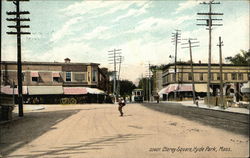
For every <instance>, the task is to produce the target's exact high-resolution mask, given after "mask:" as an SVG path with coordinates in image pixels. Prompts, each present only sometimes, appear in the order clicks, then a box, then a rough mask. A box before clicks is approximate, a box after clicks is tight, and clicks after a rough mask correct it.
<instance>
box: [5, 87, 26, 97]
mask: <svg viewBox="0 0 250 158" xmlns="http://www.w3.org/2000/svg"><path fill="white" fill-rule="evenodd" d="M1 93H3V94H9V95H12V94H13V88H12V87H10V86H3V87H1ZM14 94H18V88H14ZM23 94H27V86H23Z"/></svg>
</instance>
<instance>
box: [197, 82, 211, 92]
mask: <svg viewBox="0 0 250 158" xmlns="http://www.w3.org/2000/svg"><path fill="white" fill-rule="evenodd" d="M194 86H195V92H207V84H194ZM210 92H212V89H211V88H210Z"/></svg>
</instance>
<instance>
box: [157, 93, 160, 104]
mask: <svg viewBox="0 0 250 158" xmlns="http://www.w3.org/2000/svg"><path fill="white" fill-rule="evenodd" d="M156 101H157V103H159V102H160V96H159V94H157V95H156Z"/></svg>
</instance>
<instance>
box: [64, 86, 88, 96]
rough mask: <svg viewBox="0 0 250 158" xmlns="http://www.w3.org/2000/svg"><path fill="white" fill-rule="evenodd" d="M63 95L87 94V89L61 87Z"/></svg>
mask: <svg viewBox="0 0 250 158" xmlns="http://www.w3.org/2000/svg"><path fill="white" fill-rule="evenodd" d="M63 93H64V94H75V95H77V94H78V95H80V94H87V93H88V91H87V88H86V87H63Z"/></svg>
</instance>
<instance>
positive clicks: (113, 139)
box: [0, 104, 249, 158]
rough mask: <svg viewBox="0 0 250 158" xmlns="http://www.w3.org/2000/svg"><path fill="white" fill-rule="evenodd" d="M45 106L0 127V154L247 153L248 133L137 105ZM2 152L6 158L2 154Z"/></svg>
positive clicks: (153, 157)
mask: <svg viewBox="0 0 250 158" xmlns="http://www.w3.org/2000/svg"><path fill="white" fill-rule="evenodd" d="M117 108H118V107H117V105H112V104H88V105H64V106H62V105H45V109H44V110H39V111H26V112H25V117H24V118H22V119H19V120H16V121H13V122H12V123H10V124H5V125H1V126H0V127H1V131H0V132H1V133H0V134H1V140H0V142H1V144H0V152H1V154H2V155H4V157H14V158H19V157H20V158H39V157H43V158H44V157H45V158H55V157H57V158H59V157H60V158H84V157H86V158H166V157H181V158H183V157H190V158H191V157H192V158H194V157H211V158H215V157H248V156H249V139H248V137H247V136H244V135H240V134H235V133H232V132H230V131H225V130H222V129H218V128H214V127H210V126H208V125H205V124H201V123H198V122H195V121H190V120H187V119H184V118H182V117H180V116H175V115H171V114H166V113H161V112H157V111H153V110H151V109H148V108H146V107H144V106H141V105H139V104H128V105H126V106H125V107H124V117H120V116H119V112H118V109H117ZM6 155H7V156H6Z"/></svg>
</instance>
